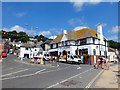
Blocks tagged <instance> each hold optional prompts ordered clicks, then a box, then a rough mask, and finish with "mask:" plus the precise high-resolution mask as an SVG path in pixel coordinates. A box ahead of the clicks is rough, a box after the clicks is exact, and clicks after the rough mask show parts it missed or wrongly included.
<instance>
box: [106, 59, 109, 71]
mask: <svg viewBox="0 0 120 90" xmlns="http://www.w3.org/2000/svg"><path fill="white" fill-rule="evenodd" d="M106 67H107V70H109V59H108V58H106Z"/></svg>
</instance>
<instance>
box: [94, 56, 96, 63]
mask: <svg viewBox="0 0 120 90" xmlns="http://www.w3.org/2000/svg"><path fill="white" fill-rule="evenodd" d="M94 63H96V55H94Z"/></svg>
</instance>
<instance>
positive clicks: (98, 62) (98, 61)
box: [97, 58, 100, 69]
mask: <svg viewBox="0 0 120 90" xmlns="http://www.w3.org/2000/svg"><path fill="white" fill-rule="evenodd" d="M99 65H100V58H98V60H97V68H98V69H99Z"/></svg>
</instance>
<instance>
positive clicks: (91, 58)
mask: <svg viewBox="0 0 120 90" xmlns="http://www.w3.org/2000/svg"><path fill="white" fill-rule="evenodd" d="M99 57H100V56H97V55H96V62H97V60H98V58H99ZM89 60H91V65H93V64H94V55H91V56H89V58H84V62H85V64H88V62H89Z"/></svg>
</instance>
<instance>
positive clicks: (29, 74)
mask: <svg viewBox="0 0 120 90" xmlns="http://www.w3.org/2000/svg"><path fill="white" fill-rule="evenodd" d="M32 75H35V74H27V75H21V76H14V77H8V78H4V79H0V80H8V79H13V78H19V77H27V76H32Z"/></svg>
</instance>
